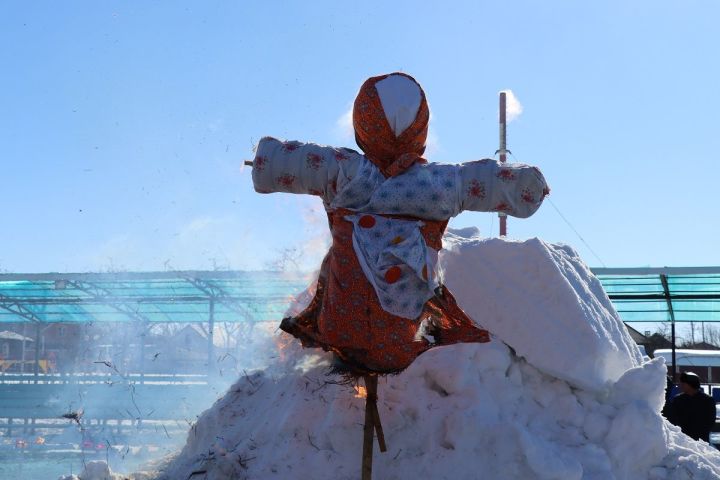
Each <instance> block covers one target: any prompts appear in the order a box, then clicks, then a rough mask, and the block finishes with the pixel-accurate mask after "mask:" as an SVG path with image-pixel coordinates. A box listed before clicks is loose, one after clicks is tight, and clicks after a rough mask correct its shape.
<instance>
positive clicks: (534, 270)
mask: <svg viewBox="0 0 720 480" xmlns="http://www.w3.org/2000/svg"><path fill="white" fill-rule="evenodd" d="M445 240H446V241H445V246H446V250H444V251H443V252H442V258H441V262H442V263H441V264H442V266H443V269H444V275H445V276H446V277H447V278H446V279H445V284H446V285H447V286H448V288H449V289H450V291H451V292H453V294H454V295H455V298H456V299H457V301H458V303H459V304H460V305H461V306H462V307H463V309H465V311H466V312H467V313H468V314H469V315H470V317H471V318H473V319H474V320H475V321H476V322H478V323H480V324H481V325H483V327H485V328H486V329H488V330H489V331H490V332H492V333H493V334H494V335H496V336H497V337H498V338H500V339H501V340H502V341H504V342H505V343H507V344H508V345H510V346H512V347H513V348H514V349H515V351H516V352H517V353H518V355H520V356H522V357H524V358H526V359H527V360H528V362H530V363H531V364H533V365H534V366H536V367H537V368H539V369H541V370H542V371H544V372H546V373H549V374H552V375H554V376H556V377H558V378H562V379H563V380H567V381H568V382H570V383H572V384H573V385H576V386H580V387H584V388H588V389H592V390H598V389H601V388H604V387H605V385H606V384H608V383H609V382H614V381H615V380H617V379H618V378H620V376H621V375H622V374H623V373H624V372H625V371H626V370H627V369H629V368H633V367H636V366H638V365H640V363H641V362H642V357H641V355H640V352H639V350H638V348H637V346H636V344H635V342H633V340H632V338H630V335H629V334H628V333H627V330H626V329H625V326H624V325H623V323H622V321H621V320H620V317H619V316H618V314H617V311H616V310H615V308H614V306H613V305H612V303H611V302H610V299H609V298H608V297H607V295H606V294H605V292H604V290H603V288H602V285H601V284H600V281H599V280H598V279H597V278H596V277H595V276H593V274H592V272H590V270H589V269H588V268H587V266H585V264H584V263H583V262H582V261H581V260H580V258H579V257H578V255H577V253H576V252H575V251H574V250H573V249H572V248H571V247H568V246H564V245H551V244H548V243H545V242H543V241H542V240H539V239H537V238H533V239H530V240H527V241H524V242H519V241H509V240H503V239H499V238H492V239H464V238H460V237H458V236H455V235H452V234H449V235H447V236H446V237H445Z"/></svg>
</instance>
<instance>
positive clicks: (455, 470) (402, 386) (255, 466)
mask: <svg viewBox="0 0 720 480" xmlns="http://www.w3.org/2000/svg"><path fill="white" fill-rule="evenodd" d="M299 358H300V359H302V358H303V357H301V356H300V357H299ZM319 358H322V357H318V356H314V355H313V356H311V357H305V361H312V360H313V359H314V360H315V363H316V364H315V366H311V367H309V368H308V367H307V366H305V367H301V366H300V365H295V366H294V367H291V366H288V367H287V368H286V370H285V371H284V372H280V371H271V370H265V371H259V372H255V373H254V374H253V375H251V376H248V377H244V378H241V379H240V380H239V381H238V382H237V383H236V384H235V385H234V386H233V387H231V389H230V390H229V391H228V393H227V394H226V395H225V397H224V398H222V399H221V400H219V401H218V402H217V403H216V404H215V405H214V406H213V407H212V408H211V409H210V410H208V411H207V412H205V413H204V414H203V415H202V417H201V418H200V419H199V420H198V422H197V424H196V425H195V426H194V427H193V429H192V430H191V431H190V433H189V435H188V443H187V445H186V446H185V448H184V449H183V451H182V452H181V453H180V454H179V455H178V456H177V457H176V458H175V459H174V460H173V461H172V462H170V463H169V464H168V465H167V466H166V467H165V468H164V471H163V472H162V473H161V474H159V475H158V476H157V477H156V478H157V479H158V480H171V479H172V480H175V479H178V478H192V475H193V472H195V473H196V475H200V477H199V478H206V479H208V480H225V479H230V478H232V479H253V478H277V479H295V478H297V479H305V478H313V479H319V480H322V479H328V480H330V479H333V480H338V479H356V478H359V473H360V465H361V452H362V424H363V421H364V402H365V400H364V398H360V397H358V396H356V390H355V389H354V388H353V387H352V386H350V385H342V384H338V383H335V382H336V381H337V380H339V379H338V378H337V377H333V376H328V375H326V373H325V372H326V371H327V365H326V364H323V362H317V359H319ZM664 385H665V365H664V362H663V361H662V360H653V361H650V362H647V363H645V364H643V365H641V366H638V367H634V368H632V369H630V370H628V371H627V372H626V373H625V374H624V375H623V376H622V377H621V378H620V379H619V380H618V381H617V382H615V384H613V385H612V386H611V387H610V388H608V389H606V390H605V391H603V392H596V391H590V390H583V389H579V388H575V387H573V386H571V385H570V384H569V383H568V382H566V381H564V380H561V379H559V378H556V377H552V376H550V375H547V374H545V373H543V372H541V371H540V370H538V369H536V368H535V367H533V366H532V365H530V364H529V363H528V362H527V361H526V360H524V359H522V358H520V357H518V356H516V355H514V354H513V353H512V351H511V349H510V348H508V347H507V346H506V345H505V344H503V343H502V342H500V341H494V342H491V343H489V344H464V345H453V346H448V347H440V348H436V349H433V350H431V351H429V352H427V353H425V354H423V355H422V356H421V357H419V358H418V360H417V361H416V362H414V363H413V364H412V365H411V366H410V367H409V368H408V369H407V370H406V371H404V372H403V373H402V374H401V375H398V376H393V377H383V378H381V379H380V381H379V404H378V407H379V409H380V415H381V418H382V423H383V428H384V431H385V436H386V440H387V444H388V451H387V452H386V453H379V451H378V450H377V447H376V450H375V455H374V466H373V475H374V478H382V479H388V480H392V479H398V480H399V479H408V478H432V479H443V478H447V479H451V478H452V479H476V478H478V477H479V476H482V478H493V479H517V478H533V479H541V480H552V479H557V480H610V479H616V480H638V479H649V480H660V479H665V480H676V479H677V480H679V479H685V478H694V479H707V480H709V479H716V478H720V452H718V451H716V450H715V449H713V448H711V447H710V446H709V445H707V444H704V443H700V442H695V441H693V440H691V439H689V438H688V437H686V436H685V435H683V434H682V433H680V431H679V429H678V428H676V427H674V426H672V425H670V424H668V423H666V422H665V421H664V419H663V418H662V417H661V416H660V414H659V413H658V411H659V409H660V406H661V403H662V399H663V392H664Z"/></svg>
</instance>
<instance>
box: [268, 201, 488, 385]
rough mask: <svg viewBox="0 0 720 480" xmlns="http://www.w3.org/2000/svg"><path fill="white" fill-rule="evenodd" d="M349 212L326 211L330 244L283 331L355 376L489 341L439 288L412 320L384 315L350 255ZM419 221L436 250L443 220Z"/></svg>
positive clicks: (352, 253) (395, 369)
mask: <svg viewBox="0 0 720 480" xmlns="http://www.w3.org/2000/svg"><path fill="white" fill-rule="evenodd" d="M353 213H354V212H351V211H349V210H344V209H338V210H335V211H332V212H328V220H329V223H330V231H331V233H332V237H333V243H332V246H331V247H330V251H329V252H328V254H327V255H326V257H325V260H324V261H323V263H322V266H321V268H320V276H319V278H318V284H317V290H316V292H315V297H314V298H313V300H312V301H311V302H310V305H308V307H307V308H306V309H305V310H303V311H302V312H301V313H300V314H299V315H297V316H295V317H289V318H285V319H284V320H283V321H282V324H281V325H280V328H281V329H282V330H284V331H286V332H287V333H290V334H292V335H293V336H295V337H297V338H298V339H300V341H301V342H302V344H303V346H304V347H319V348H323V349H324V350H326V351H332V352H334V353H335V354H336V355H337V356H338V357H339V359H340V360H341V361H342V363H343V364H344V365H345V366H346V368H347V369H349V370H350V371H351V372H352V373H356V374H360V375H362V374H367V373H381V374H386V373H397V372H400V371H402V370H404V369H405V368H407V367H408V365H410V364H411V363H412V362H413V360H415V358H417V356H418V355H420V354H421V353H423V352H424V351H426V350H428V349H429V348H432V347H434V346H438V345H449V344H453V343H459V342H488V341H490V338H489V335H488V332H487V331H486V330H483V329H481V328H479V327H478V326H477V325H475V324H474V323H473V321H472V320H471V319H470V318H469V317H468V316H467V315H466V314H465V312H463V311H462V309H461V308H460V307H459V306H458V305H457V303H456V302H455V299H454V298H453V296H452V295H451V294H450V292H449V291H448V290H447V288H445V287H444V286H441V287H440V288H439V289H438V290H437V291H436V295H435V296H434V297H432V298H431V299H430V300H428V301H427V302H426V303H425V306H424V308H423V311H422V313H421V314H420V316H419V317H418V318H417V319H413V320H410V319H407V318H403V317H398V316H396V315H392V314H390V313H388V312H386V311H385V310H384V309H383V308H382V307H381V306H380V301H379V300H378V297H377V294H376V293H375V289H374V288H373V286H372V285H371V284H370V282H369V281H368V280H367V278H366V277H365V274H364V273H363V271H362V268H361V267H360V264H359V262H358V260H357V257H356V255H355V251H354V249H353V246H352V231H353V224H352V223H351V222H349V221H347V220H345V219H344V218H343V217H344V216H346V215H352V214H353ZM395 218H397V217H395ZM404 218H405V219H408V218H407V217H404ZM413 220H418V219H413ZM422 221H423V223H424V224H425V225H424V226H423V227H421V229H420V231H421V233H422V235H423V237H424V239H425V242H426V243H427V245H428V246H430V247H432V248H434V249H436V250H440V249H441V248H442V243H441V242H442V235H443V232H444V231H445V227H446V226H447V221H432V220H422ZM421 325H423V326H422V327H421ZM421 328H422V330H423V331H420V330H421ZM423 334H424V335H423ZM426 335H428V336H432V337H433V339H434V342H433V343H431V342H430V341H428V340H427V339H426V338H425V336H426Z"/></svg>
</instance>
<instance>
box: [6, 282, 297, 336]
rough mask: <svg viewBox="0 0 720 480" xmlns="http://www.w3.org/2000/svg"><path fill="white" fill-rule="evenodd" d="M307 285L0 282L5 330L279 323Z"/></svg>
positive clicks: (266, 283) (262, 283)
mask: <svg viewBox="0 0 720 480" xmlns="http://www.w3.org/2000/svg"><path fill="white" fill-rule="evenodd" d="M308 283H309V278H308V276H307V275H305V274H300V273H288V272H240V271H169V272H119V273H29V274H20V273H12V274H0V325H1V324H2V323H7V322H34V323H39V324H41V323H73V322H79V323H84V322H103V321H106V322H141V323H144V324H154V323H158V322H181V323H182V322H205V321H208V320H210V321H211V322H268V321H273V322H276V321H277V320H278V319H279V318H281V317H282V316H283V315H284V313H285V311H286V310H287V307H288V306H289V304H290V302H291V300H292V298H293V295H296V294H298V293H300V292H301V291H302V290H303V289H304V288H306V287H307V284H308ZM211 327H212V325H211Z"/></svg>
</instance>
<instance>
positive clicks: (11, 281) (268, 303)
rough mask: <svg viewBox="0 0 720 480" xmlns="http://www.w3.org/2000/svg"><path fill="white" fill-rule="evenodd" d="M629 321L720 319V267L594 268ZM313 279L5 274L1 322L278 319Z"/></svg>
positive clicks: (0, 284)
mask: <svg viewBox="0 0 720 480" xmlns="http://www.w3.org/2000/svg"><path fill="white" fill-rule="evenodd" d="M592 270H593V273H595V275H597V276H598V278H599V279H600V281H601V283H602V285H603V287H604V288H605V291H606V292H607V293H608V295H609V296H610V299H611V300H612V301H613V303H614V305H615V307H616V308H617V310H618V312H619V313H620V316H621V318H622V319H623V320H624V321H626V322H665V321H671V320H674V321H676V322H716V321H720V267H665V268H595V269H592ZM309 283H310V279H309V277H308V275H304V274H300V273H287V272H239V271H211V272H200V271H183V272H173V271H171V272H134V273H133V272H122V273H47V274H0V323H2V322H48V323H50V322H103V321H105V322H117V321H144V322H205V321H208V320H209V318H210V312H211V311H212V315H213V321H216V322H266V321H272V322H277V321H278V320H280V319H281V318H282V317H283V316H284V315H285V313H286V311H287V309H288V307H289V306H290V303H291V301H292V297H293V296H295V295H297V294H299V293H301V292H302V291H303V290H304V289H305V288H306V287H307V286H308V284H309Z"/></svg>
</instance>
